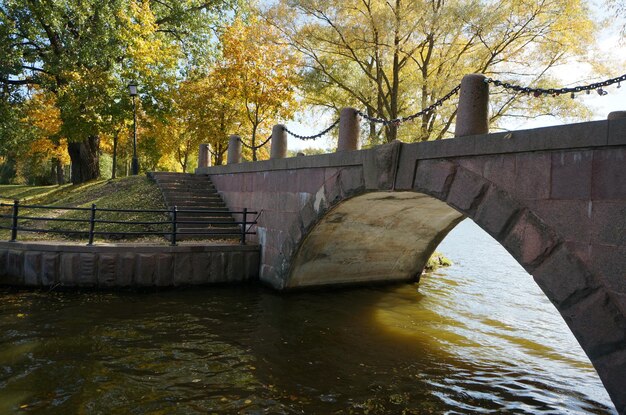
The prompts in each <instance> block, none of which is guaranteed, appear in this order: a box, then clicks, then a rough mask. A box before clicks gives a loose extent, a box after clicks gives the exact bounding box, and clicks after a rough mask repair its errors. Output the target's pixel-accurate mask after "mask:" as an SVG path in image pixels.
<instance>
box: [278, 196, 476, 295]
mask: <svg viewBox="0 0 626 415" xmlns="http://www.w3.org/2000/svg"><path fill="white" fill-rule="evenodd" d="M463 218H464V216H463V214H461V213H459V212H458V211H457V210H455V209H453V208H451V207H450V206H449V205H448V204H446V203H445V202H442V201H440V200H437V199H435V198H433V197H431V196H428V195H425V194H422V193H416V192H372V193H366V194H363V195H360V196H356V197H353V198H350V199H347V200H344V201H343V202H341V203H339V204H338V205H337V206H335V207H334V208H333V209H331V210H330V211H329V212H327V214H326V215H324V217H323V218H321V220H320V222H319V223H318V224H317V225H316V226H315V227H314V229H313V230H312V231H311V232H310V233H309V234H308V235H307V236H306V237H305V239H304V240H303V241H302V244H301V245H300V248H299V249H298V251H297V253H296V255H295V256H294V259H293V262H292V266H291V272H290V275H289V278H288V280H287V284H286V288H297V287H313V286H322V285H324V286H328V285H348V284H358V283H367V282H371V283H374V282H392V281H411V280H415V279H417V278H418V277H419V275H420V274H421V273H422V270H423V269H424V267H425V265H426V263H427V261H428V259H429V258H430V256H431V254H432V253H433V251H434V250H435V248H436V247H437V245H439V243H440V242H441V241H442V240H443V238H445V236H446V235H447V234H448V233H449V232H450V231H451V230H452V229H453V228H454V227H455V226H456V225H457V224H458V223H459V222H460V221H461V220H462V219H463Z"/></svg>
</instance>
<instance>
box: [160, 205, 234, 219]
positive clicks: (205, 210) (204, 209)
mask: <svg viewBox="0 0 626 415" xmlns="http://www.w3.org/2000/svg"><path fill="white" fill-rule="evenodd" d="M174 206H176V209H177V210H178V212H177V215H181V214H196V215H198V214H202V215H209V216H212V215H213V214H215V213H217V212H224V213H229V211H228V208H227V207H226V206H224V205H223V204H222V205H221V206H204V205H203V206H197V205H177V204H172V205H170V206H168V207H169V209H173V208H174ZM181 210H183V211H193V212H180V211H181Z"/></svg>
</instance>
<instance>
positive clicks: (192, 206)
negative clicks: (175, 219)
mask: <svg viewBox="0 0 626 415" xmlns="http://www.w3.org/2000/svg"><path fill="white" fill-rule="evenodd" d="M166 204H167V206H168V208H169V209H170V210H171V209H172V208H173V207H176V209H178V210H215V211H219V210H228V208H227V207H226V205H224V203H189V202H187V203H177V202H169V201H168V202H166Z"/></svg>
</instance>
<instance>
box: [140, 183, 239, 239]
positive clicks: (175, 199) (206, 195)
mask: <svg viewBox="0 0 626 415" xmlns="http://www.w3.org/2000/svg"><path fill="white" fill-rule="evenodd" d="M149 176H150V177H151V178H152V179H153V180H154V181H155V182H156V183H157V186H158V187H159V189H160V190H161V193H162V194H163V199H164V200H165V204H166V205H167V206H168V208H170V209H172V208H173V207H174V206H176V208H177V209H178V212H177V213H176V219H177V220H178V221H179V222H183V223H179V224H178V227H177V228H178V232H179V234H178V235H177V236H176V239H177V240H179V241H184V240H192V239H193V240H207V239H208V240H215V239H226V240H231V239H232V240H238V239H239V238H240V234H241V229H240V227H239V226H238V225H236V224H235V219H234V218H233V217H232V215H231V214H230V212H229V210H228V207H227V206H226V204H225V203H224V201H223V199H222V197H221V196H220V194H219V193H218V192H217V190H216V189H215V186H213V183H211V180H210V179H209V176H207V175H194V174H189V173H186V174H184V173H167V172H155V173H151V174H149ZM181 210H182V212H181ZM185 210H188V211H189V210H191V211H194V212H185ZM185 222H191V223H185ZM207 231H210V233H211V234H210V235H207V234H204V233H206V232H207Z"/></svg>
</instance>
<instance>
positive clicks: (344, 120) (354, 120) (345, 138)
mask: <svg viewBox="0 0 626 415" xmlns="http://www.w3.org/2000/svg"><path fill="white" fill-rule="evenodd" d="M360 121H361V116H360V115H358V114H357V110H355V109H354V108H350V107H348V108H342V109H341V112H340V113H339V142H338V143H337V151H338V152H339V151H350V150H360V149H361V141H360V140H359V135H360V134H361V125H360Z"/></svg>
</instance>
